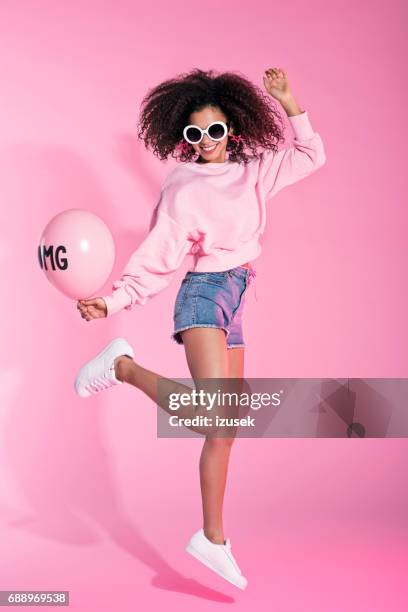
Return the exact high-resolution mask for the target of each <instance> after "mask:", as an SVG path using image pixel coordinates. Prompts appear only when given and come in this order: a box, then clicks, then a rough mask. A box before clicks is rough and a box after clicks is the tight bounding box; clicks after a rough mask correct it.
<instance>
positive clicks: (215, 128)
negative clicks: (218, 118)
mask: <svg viewBox="0 0 408 612" xmlns="http://www.w3.org/2000/svg"><path fill="white" fill-rule="evenodd" d="M208 134H209V136H210V137H211V138H213V139H214V140H221V139H222V138H223V137H224V136H225V128H224V126H223V124H222V123H214V124H213V125H212V126H211V127H210V129H209V130H208Z"/></svg>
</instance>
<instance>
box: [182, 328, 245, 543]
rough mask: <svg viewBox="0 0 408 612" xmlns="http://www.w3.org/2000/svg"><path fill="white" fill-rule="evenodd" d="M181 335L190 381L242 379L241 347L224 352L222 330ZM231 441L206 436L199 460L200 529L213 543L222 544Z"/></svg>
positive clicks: (225, 348) (202, 330) (192, 330)
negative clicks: (201, 515) (201, 522)
mask: <svg viewBox="0 0 408 612" xmlns="http://www.w3.org/2000/svg"><path fill="white" fill-rule="evenodd" d="M214 331H215V333H214ZM219 332H220V333H219ZM182 334H183V342H184V346H185V351H186V357H187V362H188V365H189V368H190V372H191V376H192V377H193V378H194V379H195V378H196V377H197V378H206V377H209V378H220V377H228V376H229V377H230V378H242V377H243V371H244V348H243V347H241V348H234V349H227V346H226V336H225V334H224V332H223V331H222V330H214V329H211V328H192V329H189V330H186V331H184V332H182ZM233 441H234V438H233V437H231V438H226V437H224V438H217V437H215V438H214V437H208V436H207V437H206V440H205V442H204V445H203V449H202V452H201V457H200V484H201V497H202V509H203V523H204V524H203V529H204V534H205V536H206V537H207V538H208V539H209V540H211V542H214V543H215V544H223V543H224V541H225V538H224V528H223V521H222V509H223V502H224V493H225V486H226V481H227V471H228V463H229V457H230V451H231V447H232V443H233Z"/></svg>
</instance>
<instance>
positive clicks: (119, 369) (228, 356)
mask: <svg viewBox="0 0 408 612" xmlns="http://www.w3.org/2000/svg"><path fill="white" fill-rule="evenodd" d="M181 334H182V337H183V343H184V348H185V352H186V358H187V363H188V366H189V369H190V373H191V376H192V378H193V379H194V380H195V381H196V380H197V379H202V378H207V379H209V378H215V379H220V378H228V377H230V378H231V377H232V378H242V377H243V365H244V349H243V348H236V349H227V345H226V336H225V332H224V331H223V330H222V329H217V328H211V327H195V328H191V329H187V330H184V331H183V332H181ZM115 374H116V376H117V378H118V379H119V380H122V381H123V382H127V383H129V384H131V385H133V386H135V387H137V388H138V389H140V390H141V391H143V392H144V393H146V394H147V395H148V396H149V397H150V398H151V399H152V400H153V401H154V402H155V403H156V404H157V405H159V406H161V407H162V408H163V409H164V410H166V412H168V413H171V414H174V413H173V412H172V411H171V410H170V409H169V406H168V399H167V396H168V395H169V394H170V393H186V392H187V393H188V392H190V391H191V388H190V387H188V386H186V385H183V384H182V383H179V382H178V381H175V380H172V379H168V378H164V377H162V376H159V375H158V374H156V373H155V372H152V371H150V370H147V369H145V368H143V367H142V366H140V365H138V364H137V363H136V362H135V361H133V359H130V358H129V357H126V356H121V357H118V358H116V359H115ZM159 379H160V381H161V388H162V389H163V390H164V389H165V393H164V394H161V396H160V397H159V396H158V381H159ZM193 410H194V409H192V408H190V407H188V406H186V407H183V408H180V409H179V410H178V411H177V414H178V415H179V416H180V417H191V416H195V415H197V413H198V411H197V410H195V411H194V412H193ZM203 413H205V408H203ZM191 429H194V431H198V432H199V433H207V432H206V430H205V429H203V428H198V427H197V428H193V427H192V428H191ZM233 440H234V438H233V437H231V438H226V437H224V438H214V437H210V436H207V437H206V440H205V442H204V445H203V449H202V453H201V457H200V484H201V495H202V509H203V522H204V525H203V529H204V533H205V535H206V537H207V538H208V539H209V540H211V541H212V542H214V543H217V544H223V543H224V540H225V538H224V530H223V524H222V507H223V501H224V492H225V486H226V478H227V470H228V462H229V456H230V450H231V446H232V443H233Z"/></svg>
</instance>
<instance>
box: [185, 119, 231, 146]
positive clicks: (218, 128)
mask: <svg viewBox="0 0 408 612" xmlns="http://www.w3.org/2000/svg"><path fill="white" fill-rule="evenodd" d="M227 132H228V123H224V121H213V122H212V123H210V125H209V126H208V127H207V129H205V130H203V129H202V128H200V127H198V125H186V127H185V128H184V130H183V136H184V138H185V140H187V142H189V143H190V144H198V143H199V142H201V141H202V139H203V137H204V134H207V136H208V138H211V140H215V141H218V140H222V139H223V138H224V136H226V134H227Z"/></svg>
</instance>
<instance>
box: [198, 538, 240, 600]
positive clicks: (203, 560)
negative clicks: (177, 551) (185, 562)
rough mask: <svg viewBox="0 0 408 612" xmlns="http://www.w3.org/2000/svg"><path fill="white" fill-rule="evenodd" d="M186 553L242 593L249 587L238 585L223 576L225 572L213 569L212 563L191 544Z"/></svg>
mask: <svg viewBox="0 0 408 612" xmlns="http://www.w3.org/2000/svg"><path fill="white" fill-rule="evenodd" d="M186 551H187V552H188V553H189V554H190V555H192V556H193V557H194V558H195V559H197V560H198V561H201V563H203V564H204V565H205V566H206V567H208V568H209V569H210V570H212V571H213V572H215V573H216V574H218V575H219V576H221V578H224V580H227V581H228V582H230V583H231V584H233V585H234V586H236V587H238V588H239V589H241V590H242V591H244V590H245V589H246V587H247V585H245V586H243V585H242V584H237V583H236V582H234V581H233V580H231V578H229V577H228V576H226V575H225V574H223V572H221V571H220V570H218V569H216V568H215V567H213V566H212V565H211V563H210V562H209V561H207V559H206V558H205V557H203V556H202V555H201V553H199V552H198V550H196V549H195V548H194V546H192V545H191V544H187V546H186Z"/></svg>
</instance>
